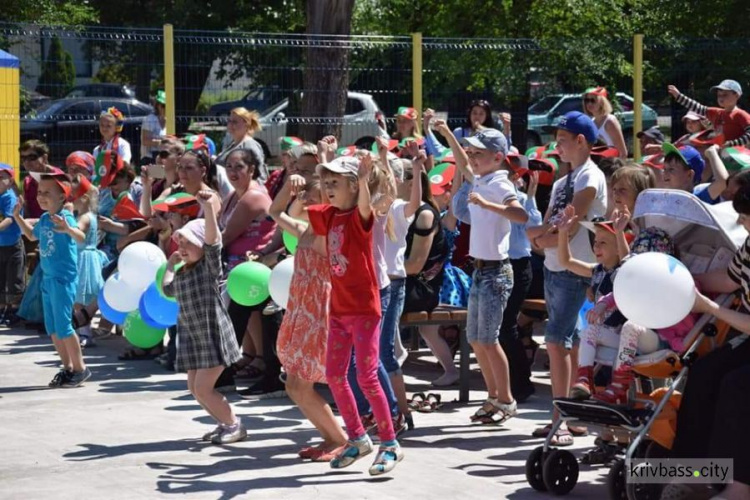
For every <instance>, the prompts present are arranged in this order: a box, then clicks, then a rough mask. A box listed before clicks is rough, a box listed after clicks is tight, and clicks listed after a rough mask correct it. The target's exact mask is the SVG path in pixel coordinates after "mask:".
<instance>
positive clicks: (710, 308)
mask: <svg viewBox="0 0 750 500" xmlns="http://www.w3.org/2000/svg"><path fill="white" fill-rule="evenodd" d="M718 308H719V306H718V305H717V304H716V302H714V301H713V300H711V299H709V298H708V297H706V296H705V295H703V294H702V293H700V292H699V291H698V289H697V288H696V289H695V303H694V304H693V311H692V312H694V313H700V314H706V313H713V312H714V311H716V309H718Z"/></svg>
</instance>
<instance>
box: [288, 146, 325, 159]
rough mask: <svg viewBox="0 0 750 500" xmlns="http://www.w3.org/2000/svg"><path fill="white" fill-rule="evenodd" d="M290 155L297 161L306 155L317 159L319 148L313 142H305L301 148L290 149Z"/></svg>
mask: <svg viewBox="0 0 750 500" xmlns="http://www.w3.org/2000/svg"><path fill="white" fill-rule="evenodd" d="M289 153H290V154H291V155H292V158H294V159H295V160H299V159H300V158H302V157H303V156H305V155H308V156H314V157H315V158H317V157H318V146H316V145H315V144H313V143H312V142H303V143H302V144H300V145H299V146H294V147H293V148H292V149H290V150H289Z"/></svg>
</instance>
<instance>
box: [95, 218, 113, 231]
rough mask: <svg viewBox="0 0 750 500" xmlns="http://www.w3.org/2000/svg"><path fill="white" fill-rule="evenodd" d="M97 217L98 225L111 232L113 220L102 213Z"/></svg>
mask: <svg viewBox="0 0 750 500" xmlns="http://www.w3.org/2000/svg"><path fill="white" fill-rule="evenodd" d="M97 219H99V227H100V228H102V230H104V231H107V232H111V231H112V226H113V225H114V222H113V221H112V219H110V218H109V217H105V216H103V215H100V216H99V217H97Z"/></svg>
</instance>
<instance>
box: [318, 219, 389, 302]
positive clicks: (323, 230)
mask: <svg viewBox="0 0 750 500" xmlns="http://www.w3.org/2000/svg"><path fill="white" fill-rule="evenodd" d="M307 214H308V216H309V217H310V224H311V225H312V228H313V231H315V234H318V235H320V236H325V237H326V246H327V247H328V261H329V264H330V266H331V285H332V290H331V315H333V316H380V314H381V311H380V293H379V291H378V279H377V275H376V273H375V260H374V258H373V252H372V227H373V222H374V221H375V217H373V216H370V219H369V220H368V221H363V220H362V217H361V216H360V215H359V210H358V209H357V207H354V208H352V209H351V210H346V211H341V210H339V209H338V208H336V207H334V206H332V205H315V206H312V207H309V208H308V210H307Z"/></svg>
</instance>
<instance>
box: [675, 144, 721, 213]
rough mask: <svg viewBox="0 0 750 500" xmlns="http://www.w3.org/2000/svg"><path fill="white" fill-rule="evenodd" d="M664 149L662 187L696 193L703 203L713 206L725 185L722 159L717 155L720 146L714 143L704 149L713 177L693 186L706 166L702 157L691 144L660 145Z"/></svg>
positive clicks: (698, 180) (718, 199)
mask: <svg viewBox="0 0 750 500" xmlns="http://www.w3.org/2000/svg"><path fill="white" fill-rule="evenodd" d="M662 150H663V151H664V169H663V171H662V182H663V186H664V188H665V189H680V190H682V191H688V192H690V193H693V194H694V195H695V196H697V197H698V198H699V199H700V200H701V201H702V202H704V203H708V204H709V205H714V204H716V203H718V202H719V201H720V198H721V195H722V193H723V192H724V190H726V188H727V179H729V173H728V172H727V169H726V167H725V166H724V162H723V161H721V158H720V157H719V146H716V145H713V146H711V147H710V148H708V149H707V150H706V159H707V160H708V162H709V166H710V167H711V168H712V170H713V177H714V180H713V182H711V183H710V184H708V183H705V184H701V185H699V186H695V183H696V182H700V179H701V176H702V175H703V169H704V168H705V162H704V161H703V157H702V156H701V154H700V153H699V152H698V150H697V149H695V148H694V147H692V146H681V147H679V148H677V147H675V146H674V145H673V144H671V143H669V142H665V143H664V144H662Z"/></svg>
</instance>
